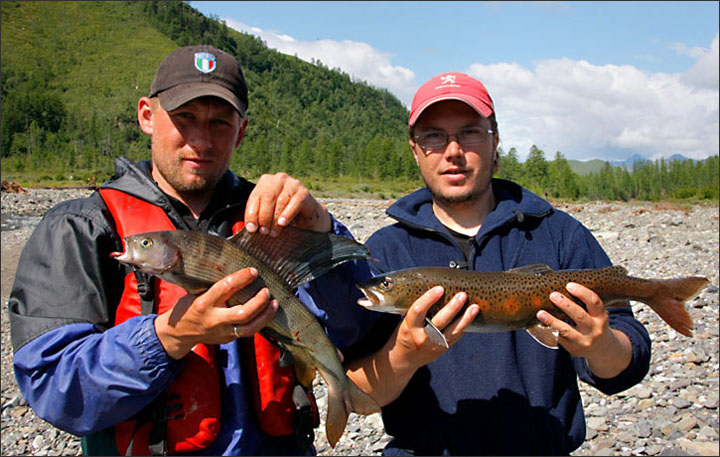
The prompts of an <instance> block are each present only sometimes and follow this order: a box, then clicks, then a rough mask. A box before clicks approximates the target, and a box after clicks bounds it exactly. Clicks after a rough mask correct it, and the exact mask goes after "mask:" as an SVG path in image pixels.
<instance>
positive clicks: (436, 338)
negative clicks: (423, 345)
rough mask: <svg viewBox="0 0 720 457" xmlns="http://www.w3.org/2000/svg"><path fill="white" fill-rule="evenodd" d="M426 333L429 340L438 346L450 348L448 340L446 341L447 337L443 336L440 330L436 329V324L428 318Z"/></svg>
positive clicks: (426, 319)
mask: <svg viewBox="0 0 720 457" xmlns="http://www.w3.org/2000/svg"><path fill="white" fill-rule="evenodd" d="M425 333H427V336H428V339H429V340H430V341H432V342H433V343H435V344H437V345H438V346H442V347H444V348H445V349H447V348H449V347H450V345H449V344H448V342H447V339H445V335H443V333H442V332H441V331H440V329H439V328H437V327H435V324H433V323H432V322H431V321H430V319H428V318H427V317H426V318H425Z"/></svg>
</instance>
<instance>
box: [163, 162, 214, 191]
mask: <svg viewBox="0 0 720 457" xmlns="http://www.w3.org/2000/svg"><path fill="white" fill-rule="evenodd" d="M168 165H169V166H168ZM181 166H182V162H181V160H180V159H177V160H176V161H175V162H174V163H172V164H167V163H164V164H156V171H157V172H158V173H159V174H160V176H162V178H163V179H164V180H165V182H167V183H168V184H169V185H170V186H171V187H172V188H173V189H174V190H175V191H176V192H177V193H179V194H185V195H203V194H205V193H208V192H212V191H213V190H214V189H215V186H216V185H217V183H218V182H219V181H220V178H221V177H222V176H218V177H215V176H202V177H201V179H194V180H191V181H188V180H186V179H183V176H182V172H181V171H180V170H181ZM192 173H194V172H192ZM194 174H196V175H198V174H197V173H194Z"/></svg>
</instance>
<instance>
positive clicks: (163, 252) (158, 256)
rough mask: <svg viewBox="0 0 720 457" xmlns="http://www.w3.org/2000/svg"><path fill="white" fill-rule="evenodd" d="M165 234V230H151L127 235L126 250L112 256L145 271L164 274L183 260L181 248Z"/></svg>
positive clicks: (125, 239)
mask: <svg viewBox="0 0 720 457" xmlns="http://www.w3.org/2000/svg"><path fill="white" fill-rule="evenodd" d="M164 235H165V232H149V233H140V234H137V235H130V236H126V237H125V238H124V241H125V252H113V253H112V254H110V256H111V257H113V258H114V259H115V260H117V261H118V262H121V263H124V264H126V265H130V266H131V267H134V268H137V269H138V270H140V271H142V272H144V273H149V274H154V275H162V274H163V273H167V272H169V271H172V270H174V269H176V268H178V266H179V265H180V264H181V262H182V254H181V251H180V248H179V247H178V246H177V244H175V243H174V242H173V241H172V239H171V238H170V237H167V236H164Z"/></svg>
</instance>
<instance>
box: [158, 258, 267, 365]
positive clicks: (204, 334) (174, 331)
mask: <svg viewBox="0 0 720 457" xmlns="http://www.w3.org/2000/svg"><path fill="white" fill-rule="evenodd" d="M257 276H258V272H257V270H255V269H254V268H244V269H242V270H238V271H236V272H235V273H232V274H229V275H227V276H226V277H224V278H223V279H221V280H219V281H218V282H216V283H215V284H213V286H212V287H210V288H209V289H208V290H207V291H206V292H205V293H203V294H201V295H198V296H194V295H186V296H185V297H183V298H181V299H180V300H178V302H177V304H176V305H175V306H174V307H173V308H172V309H171V310H169V311H167V312H165V313H163V314H161V315H159V316H158V317H157V319H155V332H156V333H157V335H158V338H159V339H160V342H161V343H162V345H163V347H164V348H165V351H167V353H168V355H170V357H172V358H174V359H181V358H183V357H185V356H186V355H187V354H188V352H190V350H191V349H192V348H193V346H195V345H196V344H198V343H203V344H224V343H229V342H230V341H232V340H234V339H237V338H239V337H247V336H252V335H253V334H255V333H256V332H257V331H259V330H260V329H262V328H263V327H265V326H266V325H267V324H268V323H269V322H270V321H271V320H272V318H273V317H274V316H275V311H276V310H277V307H278V304H277V301H275V300H272V301H271V300H270V292H269V291H268V289H267V288H263V289H261V290H260V291H259V292H258V293H257V294H256V295H255V296H254V297H253V298H251V299H250V300H248V301H247V302H245V303H244V304H242V305H237V306H234V307H232V308H227V307H226V305H225V303H226V302H227V300H228V299H229V298H230V297H232V296H233V294H235V293H236V292H237V291H239V290H240V289H242V288H244V287H246V286H248V285H249V284H251V283H252V282H253V281H254V280H255V279H256V278H257Z"/></svg>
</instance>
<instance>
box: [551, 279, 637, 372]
mask: <svg viewBox="0 0 720 457" xmlns="http://www.w3.org/2000/svg"><path fill="white" fill-rule="evenodd" d="M566 288H567V290H568V292H570V293H571V294H572V295H574V296H575V297H577V298H579V299H580V300H582V302H583V303H585V306H586V308H587V310H585V309H583V308H582V306H580V305H578V304H577V303H575V302H574V301H573V300H571V299H569V298H567V297H566V296H565V295H563V294H561V293H559V292H553V293H552V294H550V300H551V301H552V302H553V303H554V304H555V306H557V307H558V308H560V310H562V311H563V312H564V313H565V314H567V315H568V316H569V317H570V319H572V320H573V322H574V323H575V326H572V325H570V324H568V323H567V322H563V321H562V320H560V319H557V318H555V317H553V316H552V315H551V314H550V313H547V312H545V311H538V314H537V318H538V320H539V321H540V322H542V323H543V324H545V325H547V326H550V327H552V328H554V329H556V330H557V331H558V332H559V336H558V344H560V345H561V346H562V347H563V348H565V349H566V350H567V351H568V352H569V353H570V354H572V355H574V356H576V357H585V358H586V359H587V361H588V365H589V366H590V370H591V371H592V372H593V373H594V374H595V375H596V376H598V377H601V378H612V377H615V376H617V375H618V374H620V373H621V372H622V371H623V370H624V369H625V368H627V367H628V365H630V362H631V361H632V345H631V343H630V339H629V338H628V337H627V335H625V334H624V333H623V332H621V331H619V330H615V329H613V328H611V327H610V317H609V315H608V312H607V310H606V309H605V306H604V305H603V302H602V300H600V297H599V296H598V295H597V294H596V293H595V292H593V291H592V290H590V289H588V288H587V287H584V286H581V285H580V284H576V283H573V282H570V283H568V284H567V286H566Z"/></svg>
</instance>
